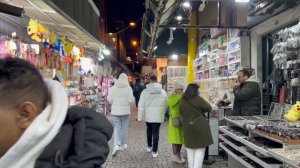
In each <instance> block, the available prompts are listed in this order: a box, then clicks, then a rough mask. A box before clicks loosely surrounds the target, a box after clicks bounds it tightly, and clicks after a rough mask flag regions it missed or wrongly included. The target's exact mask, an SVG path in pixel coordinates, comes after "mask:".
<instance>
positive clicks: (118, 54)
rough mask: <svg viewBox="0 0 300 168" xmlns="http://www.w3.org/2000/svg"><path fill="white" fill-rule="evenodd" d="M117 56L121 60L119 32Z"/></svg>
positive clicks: (118, 36)
mask: <svg viewBox="0 0 300 168" xmlns="http://www.w3.org/2000/svg"><path fill="white" fill-rule="evenodd" d="M117 58H118V59H119V61H121V54H120V35H119V33H118V34H117Z"/></svg>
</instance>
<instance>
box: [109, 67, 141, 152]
mask: <svg viewBox="0 0 300 168" xmlns="http://www.w3.org/2000/svg"><path fill="white" fill-rule="evenodd" d="M107 101H108V102H109V103H110V104H111V105H112V106H111V115H112V120H113V124H114V145H115V147H114V150H113V152H112V156H116V155H117V153H118V152H119V151H120V150H125V149H126V148H127V144H126V139H127V133H128V124H129V114H130V110H131V109H134V110H135V109H136V105H135V99H134V97H133V92H132V89H131V87H130V85H129V82H128V77H127V75H126V74H124V73H121V74H120V76H119V78H118V80H116V82H115V85H114V86H113V87H112V88H111V89H110V91H109V93H108V96H107Z"/></svg>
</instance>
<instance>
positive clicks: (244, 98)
mask: <svg viewBox="0 0 300 168" xmlns="http://www.w3.org/2000/svg"><path fill="white" fill-rule="evenodd" d="M233 93H234V104H233V115H242V116H252V115H260V114H261V91H260V87H259V84H258V81H256V80H255V79H252V78H250V79H249V80H247V81H246V82H245V83H244V84H242V85H240V86H236V87H235V88H234V89H233Z"/></svg>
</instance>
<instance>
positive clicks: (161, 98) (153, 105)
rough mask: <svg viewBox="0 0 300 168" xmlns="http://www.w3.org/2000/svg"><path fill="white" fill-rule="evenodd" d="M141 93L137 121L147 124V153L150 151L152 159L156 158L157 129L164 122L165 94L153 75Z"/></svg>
mask: <svg viewBox="0 0 300 168" xmlns="http://www.w3.org/2000/svg"><path fill="white" fill-rule="evenodd" d="M146 87H147V88H146V89H145V90H144V91H143V92H142V94H141V98H140V101H139V105H138V107H139V108H138V121H139V122H141V121H142V120H144V121H146V124H147V142H148V148H147V152H151V151H152V156H153V157H154V158H156V157H158V153H157V151H158V141H159V129H160V125H161V123H163V122H164V117H165V112H166V110H167V107H168V104H167V103H168V96H167V93H166V92H165V91H164V90H163V89H162V85H161V84H159V83H157V77H156V76H155V75H152V76H150V83H149V84H148V85H147V86H146Z"/></svg>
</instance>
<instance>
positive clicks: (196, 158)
mask: <svg viewBox="0 0 300 168" xmlns="http://www.w3.org/2000/svg"><path fill="white" fill-rule="evenodd" d="M198 89H199V86H198V85H196V84H189V85H188V87H187V89H186V91H185V93H184V94H183V96H182V100H181V102H180V105H179V107H180V112H181V114H182V117H183V122H182V128H183V137H184V144H185V147H186V148H187V155H188V164H189V168H201V167H202V164H203V159H204V155H205V148H206V147H207V146H209V145H211V144H213V139H212V135H211V131H210V127H209V123H208V120H207V118H206V117H205V113H206V112H210V111H211V110H212V107H211V106H210V104H209V103H208V102H206V101H205V100H204V99H203V98H202V97H200V96H199V92H198Z"/></svg>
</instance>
